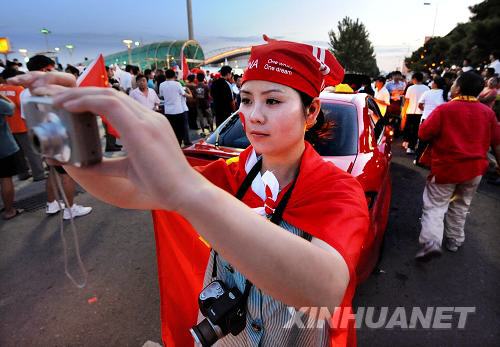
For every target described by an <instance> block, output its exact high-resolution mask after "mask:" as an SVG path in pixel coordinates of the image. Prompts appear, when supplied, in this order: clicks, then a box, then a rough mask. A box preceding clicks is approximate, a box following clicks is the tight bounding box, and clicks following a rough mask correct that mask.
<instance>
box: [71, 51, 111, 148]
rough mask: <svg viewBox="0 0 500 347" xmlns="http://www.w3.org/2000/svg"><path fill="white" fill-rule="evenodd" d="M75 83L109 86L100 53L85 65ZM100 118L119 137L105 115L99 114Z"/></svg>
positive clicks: (88, 85)
mask: <svg viewBox="0 0 500 347" xmlns="http://www.w3.org/2000/svg"><path fill="white" fill-rule="evenodd" d="M76 85H77V86H79V87H104V88H107V87H109V82H108V73H107V72H106V65H105V64H104V57H103V56H102V54H99V57H97V59H94V61H93V62H92V63H91V64H90V65H89V66H87V68H86V69H85V71H84V72H83V73H82V74H81V75H80V77H78V80H77V81H76ZM101 119H102V121H103V123H105V124H106V127H107V131H108V133H109V134H111V135H113V136H114V137H117V138H120V134H119V133H118V131H116V130H115V129H114V128H113V127H112V126H111V124H110V123H109V122H108V121H107V119H106V117H105V116H103V115H101Z"/></svg>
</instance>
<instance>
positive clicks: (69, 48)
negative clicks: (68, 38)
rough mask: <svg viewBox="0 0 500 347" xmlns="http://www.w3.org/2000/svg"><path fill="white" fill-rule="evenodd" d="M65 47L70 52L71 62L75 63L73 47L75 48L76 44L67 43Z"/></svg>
mask: <svg viewBox="0 0 500 347" xmlns="http://www.w3.org/2000/svg"><path fill="white" fill-rule="evenodd" d="M65 47H66V48H67V49H68V52H69V62H70V63H71V64H73V49H74V48H75V46H73V45H72V44H67V45H66V46H65Z"/></svg>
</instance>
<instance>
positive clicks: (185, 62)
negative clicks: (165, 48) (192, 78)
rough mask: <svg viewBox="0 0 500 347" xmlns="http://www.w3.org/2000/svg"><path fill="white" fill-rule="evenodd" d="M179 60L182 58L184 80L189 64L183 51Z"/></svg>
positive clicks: (187, 73)
mask: <svg viewBox="0 0 500 347" xmlns="http://www.w3.org/2000/svg"><path fill="white" fill-rule="evenodd" d="M181 60H182V79H183V80H186V79H187V77H188V75H189V66H188V63H187V60H186V56H185V55H184V52H181Z"/></svg>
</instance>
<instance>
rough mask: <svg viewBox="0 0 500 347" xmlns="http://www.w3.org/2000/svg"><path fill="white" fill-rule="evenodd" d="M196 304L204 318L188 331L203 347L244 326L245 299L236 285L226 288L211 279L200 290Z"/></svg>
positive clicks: (219, 282) (238, 331) (236, 333)
mask: <svg viewBox="0 0 500 347" xmlns="http://www.w3.org/2000/svg"><path fill="white" fill-rule="evenodd" d="M198 305H199V306H200V311H201V313H202V314H203V316H205V317H206V318H205V319H204V320H203V321H201V322H200V324H198V325H195V326H194V327H192V328H191V329H189V331H190V332H191V335H193V338H194V339H195V341H196V342H197V343H199V344H201V345H202V346H203V347H206V346H212V345H213V344H214V343H215V342H217V340H219V339H221V338H223V337H224V336H226V335H227V334H228V333H231V334H232V335H234V336H236V335H238V334H239V333H240V332H241V331H242V330H243V329H244V328H245V325H246V299H245V298H244V297H243V295H242V294H241V292H240V291H239V290H238V288H236V287H234V288H231V289H227V287H226V285H225V284H224V283H223V282H222V281H219V280H216V281H213V282H211V283H210V284H209V285H208V286H206V287H205V288H204V289H203V290H202V291H201V293H200V296H199V297H198Z"/></svg>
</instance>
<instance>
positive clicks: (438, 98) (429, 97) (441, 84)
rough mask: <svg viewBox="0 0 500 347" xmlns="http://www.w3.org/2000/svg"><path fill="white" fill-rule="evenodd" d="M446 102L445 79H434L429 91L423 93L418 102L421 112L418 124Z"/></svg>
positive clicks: (446, 89)
mask: <svg viewBox="0 0 500 347" xmlns="http://www.w3.org/2000/svg"><path fill="white" fill-rule="evenodd" d="M447 100H448V88H447V86H446V81H445V79H444V78H442V77H436V78H434V80H433V81H432V84H431V90H428V91H426V92H424V94H422V96H421V97H420V100H419V101H418V108H420V109H421V110H422V111H423V112H422V118H421V119H420V123H422V122H423V121H424V120H425V119H426V118H427V117H428V116H429V115H430V114H431V112H432V111H434V109H435V108H436V107H438V106H439V105H441V104H444V103H445V102H446V101H447Z"/></svg>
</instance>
